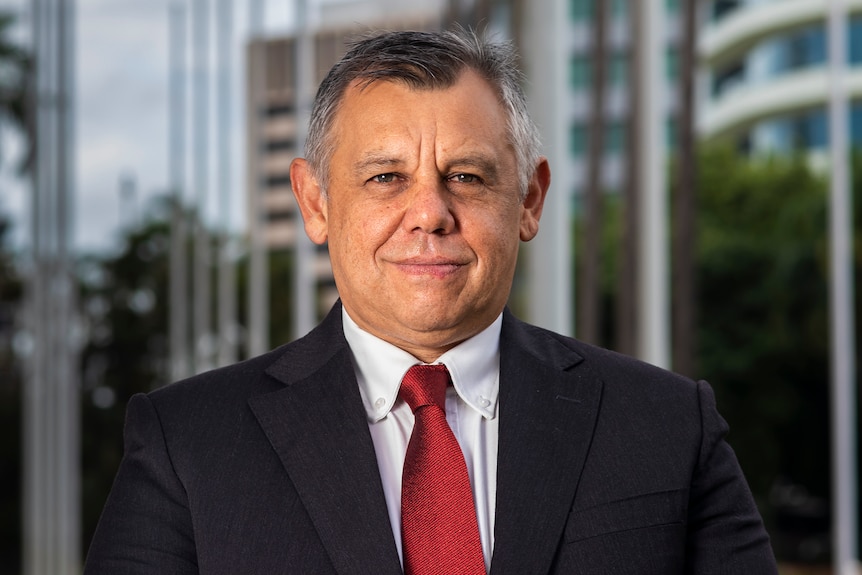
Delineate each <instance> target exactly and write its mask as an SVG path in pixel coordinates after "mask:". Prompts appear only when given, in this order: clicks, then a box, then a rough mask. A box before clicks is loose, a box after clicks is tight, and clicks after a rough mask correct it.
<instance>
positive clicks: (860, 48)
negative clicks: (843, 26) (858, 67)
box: [847, 16, 862, 64]
mask: <svg viewBox="0 0 862 575" xmlns="http://www.w3.org/2000/svg"><path fill="white" fill-rule="evenodd" d="M847 52H848V54H847V59H848V60H849V61H850V63H851V64H860V63H862V18H860V17H859V16H854V17H852V18H850V22H848V23H847Z"/></svg>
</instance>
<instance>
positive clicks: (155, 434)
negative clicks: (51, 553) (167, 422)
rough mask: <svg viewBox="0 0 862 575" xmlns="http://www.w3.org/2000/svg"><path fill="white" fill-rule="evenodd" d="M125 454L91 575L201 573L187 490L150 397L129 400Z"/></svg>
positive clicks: (90, 560)
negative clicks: (172, 460) (174, 463)
mask: <svg viewBox="0 0 862 575" xmlns="http://www.w3.org/2000/svg"><path fill="white" fill-rule="evenodd" d="M124 438H125V452H124V455H123V460H122V462H121V463H120V468H119V471H118V472H117V477H116V479H115V480H114V485H113V487H112V488H111V493H110V495H109V496H108V500H107V503H106V504H105V508H104V510H103V511H102V516H101V518H100V520H99V524H98V526H97V528H96V532H95V534H94V537H93V541H92V543H91V545H90V549H89V552H88V554H87V561H86V565H85V567H84V574H85V575H103V574H104V575H107V574H110V575H145V574H147V575H149V574H152V575H156V574H158V575H186V574H192V573H198V567H197V560H196V553H195V540H194V533H193V527H192V521H191V515H190V513H189V508H188V501H187V496H186V491H185V488H184V487H183V485H182V483H181V481H180V479H179V478H178V477H177V474H176V473H175V471H174V467H173V463H172V462H171V455H170V453H169V451H168V446H167V443H166V441H165V437H164V434H163V431H162V426H161V422H160V421H159V416H158V414H157V412H156V410H155V408H154V407H153V404H152V402H151V401H150V399H149V398H148V397H147V396H145V395H143V394H139V395H136V396H134V397H132V399H131V400H130V401H129V405H128V408H127V411H126V425H125V431H124Z"/></svg>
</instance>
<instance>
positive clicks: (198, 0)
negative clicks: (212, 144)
mask: <svg viewBox="0 0 862 575" xmlns="http://www.w3.org/2000/svg"><path fill="white" fill-rule="evenodd" d="M209 25H210V11H209V0H195V1H194V5H193V13H192V39H193V44H194V46H193V53H194V83H193V86H192V89H193V91H194V96H193V103H194V106H193V109H194V116H193V119H194V151H193V154H194V189H195V206H196V210H197V218H196V233H195V261H194V281H193V283H194V298H193V299H194V322H193V338H194V357H195V365H194V371H195V372H198V373H199V372H201V371H205V370H207V369H211V368H212V367H214V363H213V341H212V313H211V305H212V274H211V273H210V270H211V267H210V264H211V255H212V246H211V238H210V234H209V230H208V229H207V212H208V207H209V195H210V194H209V149H210V148H209V92H210V90H209V81H208V80H209Z"/></svg>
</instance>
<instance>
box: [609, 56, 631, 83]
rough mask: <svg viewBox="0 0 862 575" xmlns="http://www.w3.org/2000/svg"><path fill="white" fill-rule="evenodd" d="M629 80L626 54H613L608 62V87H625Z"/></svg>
mask: <svg viewBox="0 0 862 575" xmlns="http://www.w3.org/2000/svg"><path fill="white" fill-rule="evenodd" d="M628 78H629V55H628V53H627V52H614V53H613V54H611V57H610V60H609V61H608V85H609V86H615V87H618V86H625V85H627V84H628Z"/></svg>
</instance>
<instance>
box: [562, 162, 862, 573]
mask: <svg viewBox="0 0 862 575" xmlns="http://www.w3.org/2000/svg"><path fill="white" fill-rule="evenodd" d="M698 164H699V165H698V167H699V174H698V181H697V197H698V199H697V202H698V222H697V238H696V242H697V246H696V250H695V253H696V260H697V261H696V270H697V272H696V273H697V278H696V279H697V282H696V283H697V286H698V292H697V296H696V297H697V301H696V308H697V314H698V320H697V333H696V334H694V336H695V337H696V339H695V341H697V343H698V346H697V352H696V356H697V357H696V364H697V365H698V366H699V368H698V373H697V376H698V377H700V378H705V379H707V380H709V382H710V383H711V384H712V386H713V388H714V389H715V392H716V397H717V401H718V405H719V409H720V411H721V412H722V414H723V415H724V417H725V418H726V419H727V420H728V423H729V424H730V426H731V432H730V434H729V436H728V440H729V441H730V443H731V445H732V446H733V447H734V449H735V451H736V453H737V456H738V458H739V460H740V462H741V465H742V467H743V469H744V470H745V472H746V476H747V478H748V480H749V483H750V485H751V488H752V490H753V492H754V494H755V497H756V498H757V500H758V504H759V505H760V508H761V511H762V512H763V515H764V519H765V521H766V522H767V526H768V528H769V530H770V532H771V534H772V536H773V543H774V546H775V549H776V553H777V554H778V555H779V557H780V558H782V559H785V560H793V561H802V562H812V563H816V562H824V561H828V554H829V552H830V547H829V546H830V543H829V527H830V525H829V508H828V501H829V499H828V498H829V491H830V484H829V481H830V469H829V465H830V453H829V432H830V431H829V333H828V299H827V296H828V294H827V287H828V252H827V250H828V244H827V235H826V234H827V206H826V201H827V197H828V196H827V192H828V182H827V180H826V178H825V175H824V174H822V173H821V172H819V171H818V170H816V169H812V168H811V165H810V163H809V162H807V161H806V159H805V158H802V157H780V158H776V157H773V158H759V159H747V158H744V157H741V156H739V154H737V153H736V152H735V151H733V150H731V149H729V148H723V147H706V148H704V149H703V150H701V152H700V154H699V160H698ZM854 168H855V170H854V172H855V173H857V174H859V173H862V171H860V170H862V161H860V157H859V156H856V157H855V158H854ZM854 196H855V199H854V206H855V210H856V214H857V217H856V218H855V221H858V214H859V211H860V209H862V208H860V203H862V197H860V196H862V179H860V180H857V181H856V182H855V185H854ZM622 209H623V206H622V205H621V198H620V196H619V195H616V194H609V195H608V197H607V198H606V210H605V225H604V245H603V247H602V253H603V263H604V265H603V268H602V276H601V278H602V279H601V281H602V292H603V297H602V306H603V310H602V316H603V322H602V341H601V343H602V344H603V345H605V346H606V347H610V348H613V347H614V344H615V342H616V341H617V337H616V336H617V334H616V333H615V330H616V326H617V323H616V318H615V314H616V310H617V301H616V298H617V293H616V290H617V288H618V286H617V279H616V278H617V274H618V265H619V262H618V258H619V254H620V250H619V243H620V241H621V240H620V238H621V225H622V217H621V216H622ZM581 223H582V222H577V223H576V229H577V230H580V227H581ZM855 230H856V232H855V233H856V237H855V257H856V263H855V267H856V274H857V276H858V272H859V270H860V267H862V265H860V262H862V257H861V256H862V254H860V248H862V235H860V233H859V228H858V226H856V227H855ZM575 247H576V250H575V252H576V257H579V255H577V254H578V250H579V249H582V247H583V246H581V245H580V244H578V242H577V241H576V243H575ZM671 289H673V288H671ZM860 303H862V302H860V301H859V297H858V295H857V301H856V310H857V316H858V315H859V312H858V310H859V309H860ZM856 323H857V324H858V323H859V321H858V317H857V322H856ZM676 335H677V337H680V336H682V337H686V336H685V334H676ZM857 347H858V344H857ZM858 356H859V354H858V352H857V357H858Z"/></svg>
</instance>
